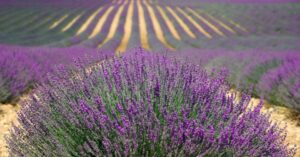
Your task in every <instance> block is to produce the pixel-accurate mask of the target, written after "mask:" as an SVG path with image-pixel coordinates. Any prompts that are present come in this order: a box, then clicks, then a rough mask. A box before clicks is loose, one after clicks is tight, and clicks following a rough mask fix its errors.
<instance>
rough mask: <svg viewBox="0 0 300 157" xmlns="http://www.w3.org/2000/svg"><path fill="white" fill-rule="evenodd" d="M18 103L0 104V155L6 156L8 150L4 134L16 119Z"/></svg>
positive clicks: (1, 156) (0, 156)
mask: <svg viewBox="0 0 300 157" xmlns="http://www.w3.org/2000/svg"><path fill="white" fill-rule="evenodd" d="M19 109H20V107H19V106H18V105H16V106H14V105H1V104H0V157H7V156H8V151H7V148H6V143H5V139H4V135H7V134H8V133H9V128H10V127H11V124H12V123H13V122H16V120H17V111H19Z"/></svg>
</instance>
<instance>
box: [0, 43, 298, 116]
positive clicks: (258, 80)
mask: <svg viewBox="0 0 300 157" xmlns="http://www.w3.org/2000/svg"><path fill="white" fill-rule="evenodd" d="M95 51H96V52H95ZM83 52H85V53H83ZM0 54H1V58H0V69H1V70H0V85H1V89H0V98H1V99H0V102H2V103H4V102H9V101H11V100H14V99H15V98H17V97H18V96H19V95H20V94H22V93H23V92H25V91H26V90H28V89H30V88H31V87H32V86H33V85H34V84H36V83H40V82H42V80H43V79H44V78H45V75H46V73H48V72H51V71H53V67H55V66H56V65H57V64H65V65H70V66H71V65H72V64H71V63H72V62H73V59H74V58H78V57H82V56H84V55H86V54H89V55H94V56H95V57H94V60H97V59H101V55H102V52H101V53H100V52H98V51H97V50H92V49H84V48H64V49H55V48H36V49H35V48H23V47H9V46H0ZM106 54H107V55H108V53H106ZM113 54H114V53H110V55H113ZM169 55H174V54H172V53H169ZM175 56H177V57H181V58H183V57H186V56H188V57H187V58H189V61H192V62H194V63H197V64H201V65H202V66H206V67H207V68H208V69H211V68H213V67H227V68H228V69H229V70H230V72H231V75H230V80H231V83H232V84H233V85H234V87H235V88H237V89H242V90H248V87H249V86H252V87H253V89H252V94H253V96H257V97H263V98H265V99H267V100H268V101H269V102H271V103H272V104H276V105H285V106H288V107H290V108H293V109H296V110H297V111H299V110H300V105H299V104H300V68H299V65H300V54H299V53H298V52H297V51H294V52H293V51H290V52H262V51H244V52H228V51H214V50H209V51H200V50H196V49H194V50H190V51H185V52H181V53H176V54H175ZM12 69H14V70H12Z"/></svg>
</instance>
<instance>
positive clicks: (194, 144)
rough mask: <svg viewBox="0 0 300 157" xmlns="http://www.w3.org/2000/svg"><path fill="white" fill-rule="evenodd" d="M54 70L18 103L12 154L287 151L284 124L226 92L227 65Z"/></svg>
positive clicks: (138, 58) (115, 63) (128, 60)
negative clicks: (215, 67)
mask: <svg viewBox="0 0 300 157" xmlns="http://www.w3.org/2000/svg"><path fill="white" fill-rule="evenodd" d="M141 51H142V50H138V51H137V53H134V54H126V55H124V56H123V57H120V58H112V59H109V60H105V61H103V62H101V63H100V64H96V65H94V66H90V67H89V68H84V67H83V66H80V65H81V64H80V60H79V61H78V62H77V64H76V65H77V67H78V68H77V69H76V70H71V71H70V70H66V69H65V68H64V67H60V68H59V70H58V71H57V74H55V75H52V76H51V77H49V81H48V84H44V85H42V86H40V87H39V88H38V89H37V92H36V94H35V95H32V96H31V98H30V99H28V100H26V101H24V102H23V105H22V110H21V112H20V113H19V124H20V125H18V126H14V127H13V129H12V131H11V136H10V137H9V138H8V139H7V141H8V144H9V149H10V154H11V156H274V157H276V156H278V157H287V156H293V155H294V150H293V149H289V148H288V145H285V144H283V141H284V139H285V131H284V129H280V128H278V127H277V125H276V124H271V122H270V121H269V118H268V115H265V114H262V113H260V109H261V107H262V104H260V105H258V106H257V107H255V108H254V109H253V110H250V109H249V108H248V107H249V100H250V97H249V96H247V95H243V96H242V97H241V99H240V100H239V101H235V100H236V97H235V94H232V95H228V92H229V90H228V87H227V85H226V84H227V83H226V79H225V78H226V74H227V71H226V70H221V71H220V72H214V73H212V74H207V73H206V72H205V71H203V70H202V69H201V68H199V67H198V66H195V65H193V64H188V63H184V62H179V61H177V60H173V59H170V58H167V57H166V56H159V55H156V54H150V53H142V52H141Z"/></svg>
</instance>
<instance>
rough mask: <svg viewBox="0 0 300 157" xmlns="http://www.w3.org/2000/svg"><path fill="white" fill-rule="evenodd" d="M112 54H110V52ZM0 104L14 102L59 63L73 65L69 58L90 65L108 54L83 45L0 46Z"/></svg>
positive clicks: (40, 81)
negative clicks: (53, 46)
mask: <svg viewBox="0 0 300 157" xmlns="http://www.w3.org/2000/svg"><path fill="white" fill-rule="evenodd" d="M111 54H113V53H111ZM0 56H1V57H0V103H6V102H10V103H11V102H14V101H15V100H17V98H18V97H19V96H20V95H21V94H23V93H24V92H26V91H27V90H28V89H31V88H32V87H33V86H35V85H36V84H39V83H42V82H43V81H44V80H45V78H46V75H47V73H51V72H53V70H54V69H55V67H56V66H57V65H59V64H64V65H68V67H69V68H71V67H72V66H74V64H73V60H74V59H75V58H78V57H85V56H93V57H92V58H91V57H87V58H90V60H87V61H86V64H91V63H93V62H97V61H100V60H102V59H103V58H104V57H105V56H109V53H107V52H101V51H98V50H93V49H86V48H76V47H74V48H61V49H58V48H25V47H13V46H4V45H2V46H1V45H0Z"/></svg>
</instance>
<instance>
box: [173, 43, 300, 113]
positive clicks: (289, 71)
mask: <svg viewBox="0 0 300 157" xmlns="http://www.w3.org/2000/svg"><path fill="white" fill-rule="evenodd" d="M175 56H180V57H184V58H188V59H189V61H192V62H194V63H197V64H201V65H202V66H205V67H206V68H207V69H213V68H218V67H219V68H220V67H226V68H228V69H229V70H230V73H231V74H230V80H231V83H232V85H233V87H234V88H237V89H242V90H249V89H248V88H249V87H252V89H250V90H251V91H252V94H253V96H256V97H262V98H264V99H266V100H268V101H269V102H271V103H272V104H275V105H284V106H288V107H290V108H292V109H295V110H297V111H300V66H299V65H300V53H299V51H296V50H294V51H278V52H276V51H260V50H250V51H242V52H233V51H231V52H230V51H227V50H226V51H222V50H207V51H205V50H197V49H193V50H189V51H184V52H181V53H179V54H175ZM186 56H188V57H186Z"/></svg>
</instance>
